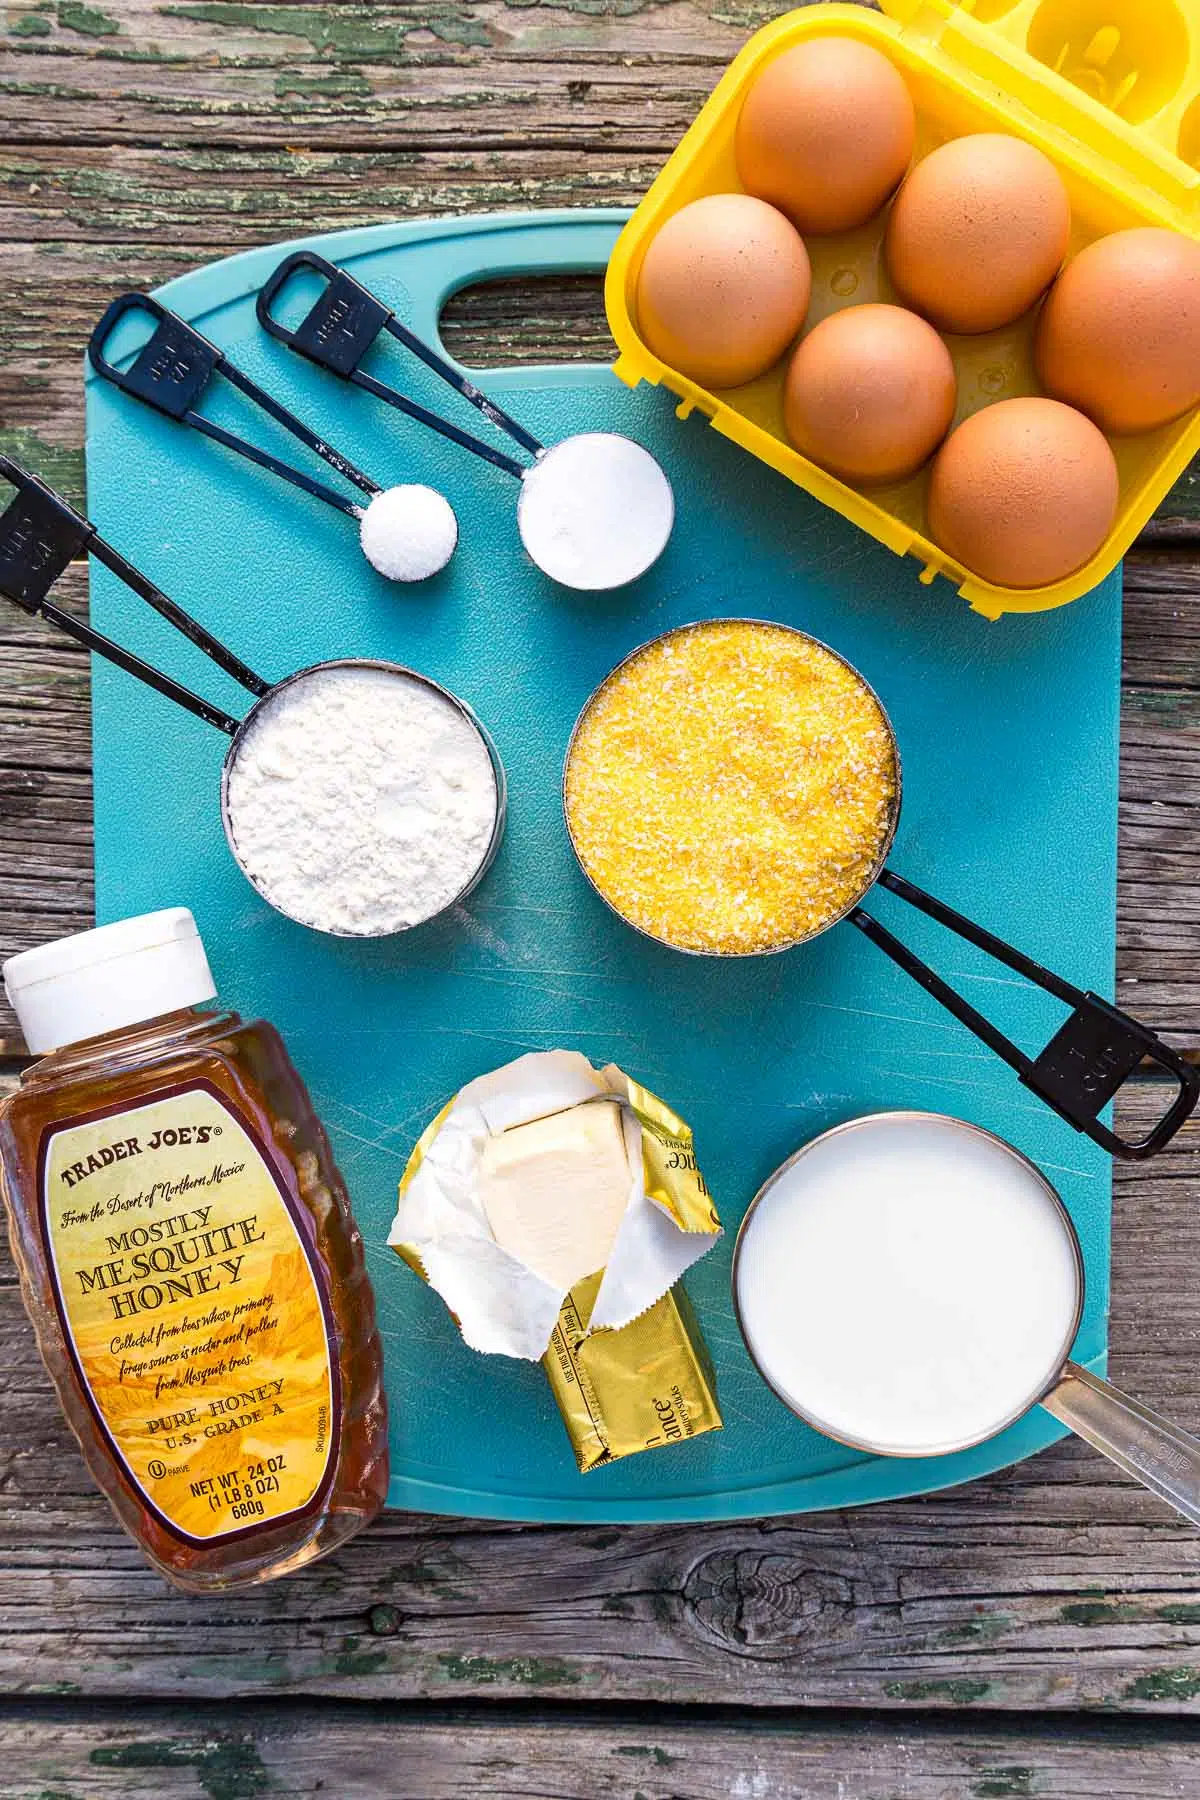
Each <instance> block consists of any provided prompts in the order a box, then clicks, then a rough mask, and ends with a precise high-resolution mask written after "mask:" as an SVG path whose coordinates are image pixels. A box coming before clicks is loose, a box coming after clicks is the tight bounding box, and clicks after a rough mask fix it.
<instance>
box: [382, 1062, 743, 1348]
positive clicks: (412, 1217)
mask: <svg viewBox="0 0 1200 1800" xmlns="http://www.w3.org/2000/svg"><path fill="white" fill-rule="evenodd" d="M598 1099H608V1100H615V1101H616V1102H617V1103H618V1104H619V1105H620V1108H621V1117H622V1127H623V1130H624V1137H625V1149H626V1154H627V1157H628V1161H629V1200H628V1204H627V1206H626V1208H625V1212H624V1215H623V1217H622V1219H621V1223H620V1225H619V1227H618V1229H617V1235H616V1239H615V1241H614V1243H613V1248H612V1253H611V1255H610V1256H609V1260H608V1264H607V1266H606V1268H605V1270H604V1275H603V1278H602V1280H601V1283H600V1291H599V1293H598V1295H597V1298H596V1304H595V1307H594V1308H593V1311H592V1315H591V1322H590V1330H592V1331H596V1330H598V1329H602V1328H605V1329H614V1330H615V1329H618V1328H619V1327H620V1326H622V1325H628V1324H629V1323H630V1322H631V1321H632V1320H634V1319H636V1318H638V1317H639V1316H640V1315H641V1314H642V1313H644V1312H645V1311H646V1310H647V1308H649V1307H651V1306H653V1305H654V1303H655V1302H656V1301H657V1300H660V1299H661V1298H662V1296H663V1295H664V1294H665V1293H666V1292H667V1291H668V1290H669V1289H670V1288H672V1287H673V1286H674V1285H675V1283H676V1281H678V1279H679V1277H680V1276H681V1275H682V1274H683V1272H684V1270H685V1269H688V1268H690V1267H691V1265H692V1264H693V1263H694V1262H697V1261H698V1260H699V1259H700V1257H702V1256H703V1255H704V1254H705V1252H706V1251H708V1250H710V1249H711V1248H712V1246H713V1244H714V1243H716V1241H717V1239H718V1238H719V1237H720V1236H721V1223H720V1220H719V1219H718V1217H717V1213H716V1210H715V1208H714V1206H713V1203H712V1199H711V1197H710V1196H709V1193H708V1189H707V1188H706V1187H705V1185H704V1179H703V1176H702V1175H701V1174H700V1171H699V1169H698V1168H697V1166H696V1156H695V1151H694V1149H693V1146H692V1133H691V1130H690V1128H689V1127H688V1126H687V1125H686V1124H685V1123H684V1121H683V1120H682V1119H680V1118H679V1117H678V1116H677V1115H676V1114H675V1113H673V1112H671V1110H670V1108H669V1107H667V1106H664V1104H663V1102H662V1101H661V1100H659V1099H657V1098H656V1096H655V1095H653V1094H651V1093H649V1092H648V1091H647V1090H646V1089H645V1088H642V1087H640V1086H639V1085H638V1084H637V1083H636V1082H634V1081H631V1080H630V1078H629V1077H628V1076H627V1075H625V1074H623V1073H622V1071H621V1070H620V1069H618V1068H617V1067H616V1066H615V1064H609V1066H608V1067H607V1068H605V1069H601V1070H597V1069H594V1068H593V1067H592V1065H591V1063H590V1062H589V1061H588V1059H587V1057H586V1056H583V1055H581V1054H580V1053H579V1052H578V1051H576V1050H548V1051H536V1052H533V1053H531V1054H530V1055H527V1056H521V1057H518V1058H517V1060H516V1061H515V1062H511V1063H508V1064H506V1065H505V1067H503V1068H501V1069H495V1070H493V1071H492V1072H491V1073H490V1074H488V1075H481V1076H479V1077H478V1079H477V1080H475V1081H471V1082H468V1083H467V1085H466V1087H464V1088H463V1089H462V1090H461V1091H460V1092H459V1093H458V1094H456V1095H455V1097H454V1099H453V1100H452V1101H451V1102H450V1104H449V1106H448V1107H446V1108H445V1110H444V1111H443V1112H442V1113H441V1114H440V1115H439V1116H438V1118H437V1119H435V1120H434V1121H433V1123H432V1124H431V1125H430V1126H429V1127H428V1128H427V1129H426V1131H425V1133H424V1135H423V1136H422V1138H421V1141H420V1143H419V1144H418V1145H417V1148H416V1150H415V1151H414V1152H413V1155H412V1157H411V1159H410V1161H409V1164H408V1168H407V1169H406V1170H405V1173H404V1177H403V1179H402V1181H401V1183H400V1201H399V1206H398V1209H397V1212H396V1217H395V1220H394V1221H393V1224H392V1229H391V1231H390V1233H389V1235H388V1243H389V1244H390V1245H391V1246H392V1248H393V1249H395V1250H396V1251H397V1252H398V1254H399V1255H401V1256H403V1257H404V1259H405V1260H406V1261H407V1262H409V1263H411V1264H412V1265H413V1266H414V1267H415V1268H416V1269H417V1271H418V1273H420V1274H422V1275H424V1277H425V1278H426V1280H427V1281H428V1282H429V1285H430V1286H431V1287H432V1288H434V1289H435V1290H436V1292H437V1293H438V1294H440V1295H441V1297H442V1299H443V1300H444V1301H445V1302H446V1305H447V1306H448V1307H449V1308H450V1310H451V1312H452V1313H453V1314H454V1315H455V1317H456V1319H457V1320H458V1322H459V1327H460V1329H461V1331H462V1336H463V1340H464V1342H465V1343H467V1344H469V1345H470V1346H471V1348H472V1349H474V1350H482V1351H486V1352H489V1353H491V1354H493V1355H500V1356H517V1357H522V1358H524V1359H526V1360H528V1361H531V1362H536V1361H539V1360H540V1359H541V1357H542V1356H543V1355H544V1354H545V1351H546V1349H547V1347H548V1345H549V1343H550V1338H551V1334H552V1332H553V1330H554V1327H555V1324H556V1323H557V1321H558V1316H559V1311H560V1308H561V1307H562V1304H563V1301H564V1300H565V1299H566V1296H567V1292H568V1290H567V1289H566V1288H558V1287H554V1286H552V1285H551V1284H550V1283H549V1282H547V1281H546V1280H544V1279H543V1278H542V1277H541V1276H540V1275H538V1274H536V1273H535V1272H534V1270H532V1269H531V1268H529V1267H528V1266H527V1265H526V1264H525V1263H524V1262H522V1261H521V1260H520V1259H519V1258H518V1257H516V1256H514V1255H513V1254H511V1253H510V1252H509V1251H508V1250H505V1249H503V1248H502V1247H501V1246H500V1245H499V1244H498V1243H497V1242H496V1240H495V1238H494V1237H493V1235H492V1231H491V1227H490V1226H489V1224H488V1220H487V1214H486V1211H485V1209H484V1204H483V1198H482V1191H481V1181H480V1170H481V1163H482V1157H483V1149H484V1145H485V1144H486V1142H487V1139H488V1137H489V1136H490V1135H495V1134H498V1133H500V1132H503V1131H506V1130H508V1129H510V1128H511V1127H512V1126H515V1125H526V1124H530V1123H532V1121H533V1120H535V1119H541V1118H545V1117H547V1116H549V1115H550V1114H553V1113H561V1112H566V1111H568V1110H570V1109H571V1108H572V1107H575V1106H580V1105H584V1104H586V1103H587V1102H589V1101H595V1100H598ZM564 1202H565V1203H567V1204H569V1196H564Z"/></svg>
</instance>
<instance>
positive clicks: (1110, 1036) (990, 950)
mask: <svg viewBox="0 0 1200 1800" xmlns="http://www.w3.org/2000/svg"><path fill="white" fill-rule="evenodd" d="M879 883H880V886H882V887H886V888H888V889H890V891H891V892H892V893H893V894H895V895H896V896H897V897H898V898H899V899H901V900H904V901H906V902H907V904H908V905H910V906H913V907H915V908H916V909H917V911H918V912H923V913H925V914H926V916H927V917H929V918H931V919H933V920H935V921H936V922H937V923H938V924H939V925H944V926H945V927H946V928H947V929H948V930H950V931H952V932H954V933H955V934H956V936H958V937H960V938H963V939H964V940H965V941H966V942H968V943H971V944H974V945H975V946H976V948H977V949H979V950H982V951H983V952H984V953H985V954H986V955H988V956H991V957H993V958H994V959H995V960H996V961H998V962H1001V963H1003V964H1004V966H1005V967H1006V968H1009V969H1012V970H1013V971H1014V972H1015V973H1016V974H1018V975H1020V976H1022V977H1023V978H1024V979H1025V980H1026V981H1028V982H1030V983H1031V984H1032V985H1033V986H1036V987H1039V988H1042V989H1043V990H1044V991H1045V992H1047V993H1050V994H1053V995H1054V996H1055V998H1056V999H1058V1000H1062V1001H1064V1002H1065V1003H1066V1005H1068V1006H1070V1007H1071V1008H1072V1011H1071V1014H1070V1016H1069V1017H1068V1018H1067V1019H1066V1020H1065V1022H1064V1023H1063V1024H1062V1026H1060V1028H1059V1030H1058V1031H1056V1032H1055V1034H1054V1036H1053V1037H1052V1038H1051V1039H1050V1042H1049V1043H1048V1044H1046V1045H1045V1046H1044V1048H1043V1049H1042V1050H1040V1051H1039V1052H1038V1054H1037V1055H1036V1056H1032V1057H1031V1056H1028V1055H1026V1053H1025V1052H1024V1051H1023V1050H1021V1049H1019V1048H1018V1047H1017V1045H1016V1044H1014V1043H1012V1042H1011V1040H1010V1039H1009V1038H1007V1037H1005V1036H1004V1034H1003V1032H1001V1031H999V1030H998V1029H997V1028H996V1026H994V1025H993V1024H992V1023H991V1021H990V1020H988V1019H986V1018H985V1017H984V1016H983V1014H982V1013H980V1012H979V1011H978V1010H977V1009H976V1008H975V1007H973V1006H972V1005H971V1004H970V1002H969V1001H967V1000H964V999H963V997H962V995H961V994H959V993H958V992H957V991H956V990H955V989H954V988H952V987H951V986H950V984H949V983H948V982H947V981H945V980H943V978H942V977H941V976H940V975H938V974H937V973H936V971H935V970H933V969H931V968H930V967H929V965H928V964H927V963H925V962H923V961H922V960H921V958H920V957H919V956H917V955H916V954H915V952H914V951H912V950H910V949H909V948H908V946H907V945H906V944H904V943H903V942H901V940H900V939H899V938H897V937H896V936H895V935H894V933H892V932H890V931H889V930H888V929H887V927H886V926H884V925H881V924H880V923H879V921H878V919H876V918H873V917H872V915H871V914H870V913H868V912H865V911H864V910H863V908H862V907H861V906H857V907H855V908H854V910H853V911H852V912H851V913H850V914H849V915H848V916H849V919H850V923H851V924H852V925H855V926H857V928H858V929H859V931H861V932H862V933H863V934H864V936H866V937H868V938H870V940H871V942H872V943H873V944H874V945H875V946H876V947H877V948H878V949H880V950H882V951H883V952H884V954H885V956H889V957H890V958H891V959H892V961H893V962H894V963H896V964H897V966H898V967H899V968H901V969H903V970H904V972H905V974H907V975H910V976H911V977H912V979H913V980H914V981H916V982H917V983H918V984H919V985H920V986H921V987H923V988H924V989H925V992H926V993H927V994H930V995H932V997H933V998H934V999H935V1000H937V1001H938V1003H939V1004H940V1005H942V1006H944V1007H945V1008H946V1010H947V1012H949V1013H952V1014H953V1016H954V1017H955V1018H956V1019H957V1020H958V1021H959V1023H960V1024H962V1025H965V1026H966V1027H967V1030H968V1031H970V1032H973V1033H974V1035H975V1036H976V1037H977V1038H979V1039H980V1040H981V1041H982V1042H983V1043H984V1044H986V1045H987V1047H988V1048H989V1049H990V1050H992V1051H994V1052H995V1054H996V1055H997V1056H999V1057H1001V1058H1002V1060H1003V1061H1004V1062H1006V1063H1007V1064H1008V1066H1009V1068H1011V1069H1013V1070H1015V1072H1016V1074H1017V1075H1018V1077H1019V1078H1020V1080H1021V1082H1022V1083H1023V1084H1024V1086H1025V1087H1027V1088H1028V1089H1029V1090H1030V1092H1031V1093H1034V1094H1036V1095H1037V1096H1038V1098H1039V1099H1040V1100H1043V1101H1044V1102H1045V1103H1046V1105H1047V1106H1049V1107H1051V1108H1052V1109H1053V1110H1054V1111H1055V1112H1056V1113H1058V1115H1059V1116H1060V1118H1063V1119H1065V1120H1066V1121H1067V1123H1068V1124H1069V1125H1071V1126H1073V1127H1074V1128H1075V1130H1076V1131H1081V1132H1083V1133H1084V1134H1085V1135H1086V1136H1087V1137H1089V1138H1091V1139H1092V1141H1093V1143H1097V1144H1100V1145H1101V1146H1102V1147H1103V1148H1104V1149H1105V1150H1107V1151H1108V1152H1109V1153H1110V1155H1112V1156H1119V1157H1122V1158H1124V1159H1126V1160H1131V1161H1140V1160H1143V1159H1144V1158H1146V1157H1149V1156H1155V1155H1157V1153H1158V1152H1159V1151H1160V1150H1163V1149H1165V1148H1166V1146H1167V1145H1168V1144H1169V1143H1170V1141H1171V1139H1172V1138H1173V1137H1174V1136H1175V1133H1176V1132H1177V1131H1178V1130H1179V1128H1180V1126H1181V1125H1182V1124H1183V1123H1184V1121H1185V1120H1186V1119H1188V1118H1189V1117H1190V1116H1191V1114H1192V1113H1193V1112H1194V1111H1195V1108H1196V1104H1197V1101H1200V1071H1197V1070H1196V1069H1194V1068H1193V1067H1192V1066H1191V1064H1190V1063H1188V1062H1186V1061H1185V1060H1184V1058H1183V1057H1182V1056H1180V1055H1179V1054H1178V1052H1177V1051H1175V1050H1173V1049H1172V1048H1171V1046H1170V1045H1169V1044H1166V1043H1164V1042H1163V1041H1162V1039H1161V1038H1160V1037H1158V1035H1157V1034H1156V1033H1155V1032H1153V1031H1151V1030H1150V1028H1149V1026H1147V1025H1143V1024H1142V1023H1141V1022H1140V1020H1138V1019H1135V1018H1132V1017H1131V1016H1130V1015H1129V1014H1128V1013H1124V1012H1121V1011H1120V1010H1119V1008H1117V1007H1115V1006H1111V1005H1110V1004H1109V1002H1108V1001H1107V1000H1103V999H1101V998H1100V996H1099V995H1098V994H1092V993H1088V992H1086V991H1085V990H1084V989H1083V988H1078V987H1075V986H1074V985H1073V983H1071V982H1069V981H1066V980H1064V979H1063V977H1062V976H1061V975H1056V974H1054V973H1053V971H1052V970H1050V969H1046V968H1043V967H1042V965H1041V964H1040V963H1037V962H1034V961H1033V959H1032V957H1028V956H1025V955H1024V954H1023V953H1022V952H1021V951H1020V950H1017V949H1015V948H1014V947H1013V945H1011V944H1008V943H1006V942H1005V941H1004V939H1003V938H999V937H997V936H996V935H995V934H994V933H993V932H990V931H987V930H985V929H984V927H983V926H981V925H977V924H976V923H975V922H974V920H973V919H968V918H967V917H966V916H965V914H963V913H959V912H955V910H954V908H953V907H951V906H947V905H946V904H945V902H944V901H942V900H938V899H937V898H936V897H935V896H934V895H933V894H927V893H926V892H925V890H924V889H923V888H919V887H916V886H915V885H914V884H913V883H912V882H911V881H906V880H905V878H904V877H903V876H902V875H897V874H896V873H895V871H894V870H892V869H885V870H884V871H883V874H882V875H881V876H880V877H879ZM1145 1059H1149V1060H1150V1061H1151V1062H1153V1063H1155V1064H1157V1066H1158V1067H1159V1068H1160V1069H1163V1070H1164V1071H1165V1072H1166V1073H1167V1074H1169V1075H1171V1076H1172V1077H1173V1078H1174V1081H1175V1083H1176V1087H1177V1091H1176V1095H1175V1098H1174V1100H1173V1101H1172V1103H1171V1105H1170V1106H1169V1107H1168V1108H1167V1110H1166V1111H1165V1112H1164V1113H1163V1114H1162V1116H1161V1117H1160V1118H1159V1120H1158V1121H1157V1123H1156V1124H1155V1125H1154V1127H1153V1129H1152V1130H1151V1131H1150V1132H1148V1133H1147V1135H1146V1136H1145V1137H1144V1138H1140V1139H1134V1140H1130V1139H1128V1138H1123V1137H1120V1136H1118V1134H1117V1133H1116V1132H1114V1131H1110V1130H1109V1128H1108V1127H1107V1126H1106V1125H1103V1124H1101V1122H1100V1114H1101V1113H1102V1112H1103V1111H1104V1108H1105V1107H1106V1106H1107V1105H1108V1103H1109V1102H1110V1101H1111V1100H1112V1099H1113V1098H1114V1097H1115V1095H1116V1094H1117V1093H1118V1091H1119V1090H1120V1089H1121V1088H1122V1087H1123V1086H1124V1084H1125V1082H1126V1081H1127V1080H1128V1079H1129V1077H1130V1076H1131V1075H1132V1074H1133V1072H1134V1070H1135V1069H1137V1068H1138V1066H1139V1065H1140V1064H1141V1063H1142V1062H1143V1060H1145Z"/></svg>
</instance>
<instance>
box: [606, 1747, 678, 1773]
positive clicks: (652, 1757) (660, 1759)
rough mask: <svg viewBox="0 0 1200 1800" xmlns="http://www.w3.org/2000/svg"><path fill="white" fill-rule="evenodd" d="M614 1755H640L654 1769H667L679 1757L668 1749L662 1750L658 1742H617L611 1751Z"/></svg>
mask: <svg viewBox="0 0 1200 1800" xmlns="http://www.w3.org/2000/svg"><path fill="white" fill-rule="evenodd" d="M613 1755H614V1756H642V1757H645V1758H646V1760H647V1761H648V1762H652V1763H653V1764H654V1766H655V1768H656V1769H669V1768H670V1767H671V1766H672V1764H673V1763H677V1762H678V1761H679V1758H678V1757H677V1756H672V1755H671V1753H670V1751H668V1750H663V1749H661V1748H660V1747H659V1745H658V1744H618V1745H617V1746H616V1748H615V1749H614V1751H613Z"/></svg>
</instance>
